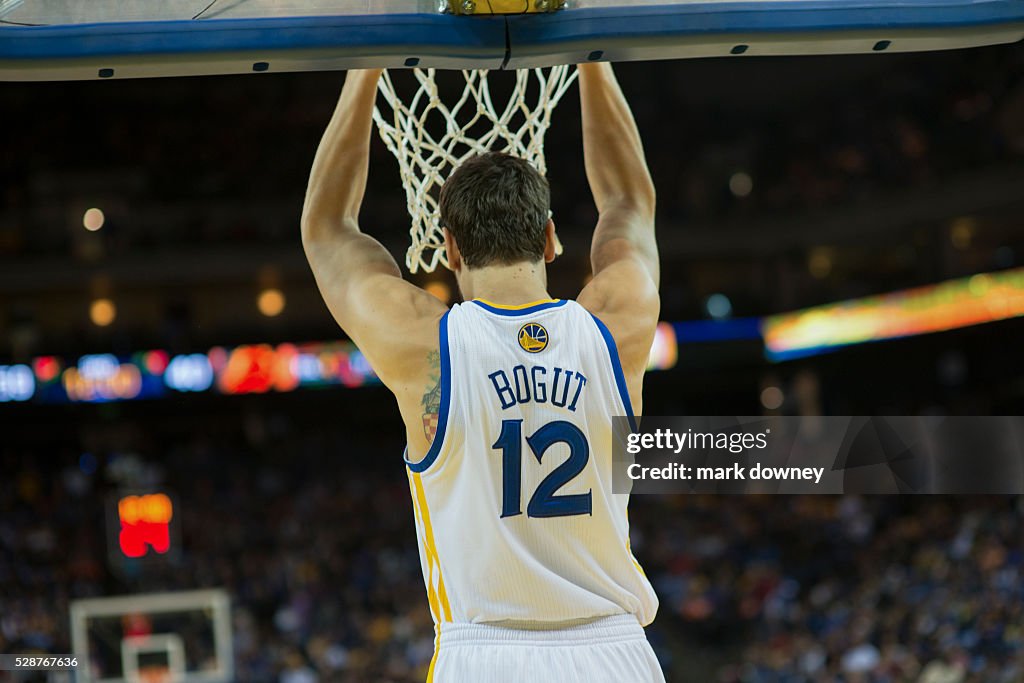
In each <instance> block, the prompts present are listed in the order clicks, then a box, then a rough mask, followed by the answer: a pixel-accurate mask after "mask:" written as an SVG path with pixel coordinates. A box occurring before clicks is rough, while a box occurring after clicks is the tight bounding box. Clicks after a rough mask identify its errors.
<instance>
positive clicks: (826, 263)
mask: <svg viewBox="0 0 1024 683" xmlns="http://www.w3.org/2000/svg"><path fill="white" fill-rule="evenodd" d="M833 261H834V256H833V253H832V250H831V249H829V248H828V247H815V248H814V249H811V253H810V255H809V256H808V257H807V270H808V271H809V272H810V274H811V275H812V276H814V277H815V278H816V279H818V280H822V279H824V278H826V277H828V276H829V275H831V274H832V264H833Z"/></svg>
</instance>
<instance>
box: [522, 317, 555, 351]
mask: <svg viewBox="0 0 1024 683" xmlns="http://www.w3.org/2000/svg"><path fill="white" fill-rule="evenodd" d="M519 345H520V346H522V347H523V350H524V351H526V352H528V353H540V352H541V351H543V350H544V349H546V348H547V347H548V331H547V330H545V329H544V328H543V327H541V326H540V325H538V324H537V323H526V324H525V325H523V326H522V327H520V328H519Z"/></svg>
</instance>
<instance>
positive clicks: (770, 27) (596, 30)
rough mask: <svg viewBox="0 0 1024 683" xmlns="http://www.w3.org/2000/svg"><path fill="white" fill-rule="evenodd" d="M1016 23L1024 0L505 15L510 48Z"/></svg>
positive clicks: (829, 1) (1023, 17)
mask: <svg viewBox="0 0 1024 683" xmlns="http://www.w3.org/2000/svg"><path fill="white" fill-rule="evenodd" d="M1018 22H1024V0H989V1H987V2H972V1H971V0H902V1H900V2H872V3H865V2H861V3H856V2H836V1H835V0H819V1H816V2H815V1H808V2H792V1H790V2H737V3H728V4H724V5H723V4H719V3H698V4H680V5H656V6H640V7H594V8H584V9H579V10H575V11H568V12H561V13H558V14H555V15H552V16H550V17H546V21H543V22H538V21H532V18H531V17H527V16H513V17H509V37H510V41H511V43H512V45H513V47H515V46H519V47H525V46H532V47H535V48H536V47H540V46H545V45H553V44H566V43H570V42H574V41H588V42H600V40H602V39H608V40H621V39H627V40H632V41H638V40H640V39H642V38H643V37H649V38H659V37H671V36H683V35H700V34H709V33H735V34H743V33H787V32H801V33H813V32H823V31H846V30H858V29H878V28H886V29H939V28H957V27H970V26H985V25H1000V24H1014V23H1018ZM513 52H514V50H513Z"/></svg>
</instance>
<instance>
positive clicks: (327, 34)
mask: <svg viewBox="0 0 1024 683" xmlns="http://www.w3.org/2000/svg"><path fill="white" fill-rule="evenodd" d="M453 1H454V0H453ZM498 1H499V0H458V2H459V3H460V4H459V8H467V9H468V10H471V11H472V12H473V14H472V15H471V16H465V15H459V14H456V13H455V12H452V11H450V10H449V11H448V12H442V11H441V9H442V8H443V7H447V2H448V0H0V80H67V79H97V78H138V77H153V76H182V75H196V74H225V73H247V72H253V71H255V72H282V71H315V70H330V69H347V68H359V67H371V66H374V67H387V68H396V67H414V66H419V67H437V68H448V69H455V68H476V69H498V68H505V69H512V68H523V67H530V66H550V65H555V64H570V63H579V62H585V61H588V60H589V61H596V60H609V61H628V60H645V59H677V58H685V57H709V56H740V55H745V56H754V55H793V54H825V53H861V52H865V53H870V52H886V51H916V50H933V49H944V48H953V47H967V46H977V45H986V44H997V43H1006V42H1014V41H1017V40H1020V39H1021V38H1022V37H1024V2H1022V1H1021V0H858V1H857V2H851V1H850V0H747V1H746V2H733V1H727V0H676V1H670V0H567V1H566V2H565V5H564V8H562V9H560V10H558V11H551V12H543V13H530V14H508V15H487V14H486V12H485V9H486V7H487V5H488V4H489V3H490V2H498ZM500 1H501V3H502V4H505V5H509V2H510V0H500ZM522 2H523V7H524V8H528V7H531V4H530V3H534V5H536V3H537V2H538V0H522ZM548 2H549V3H550V2H551V0H548ZM512 6H514V3H512Z"/></svg>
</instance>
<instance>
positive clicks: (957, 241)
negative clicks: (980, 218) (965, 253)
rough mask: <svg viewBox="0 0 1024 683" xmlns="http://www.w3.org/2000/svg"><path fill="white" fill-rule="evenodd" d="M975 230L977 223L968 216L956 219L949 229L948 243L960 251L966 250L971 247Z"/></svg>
mask: <svg viewBox="0 0 1024 683" xmlns="http://www.w3.org/2000/svg"><path fill="white" fill-rule="evenodd" d="M977 229H978V222H977V221H976V220H975V219H973V218H971V217H969V216H962V217H960V218H957V219H956V220H955V221H953V224H952V225H951V226H950V228H949V241H950V243H951V244H952V245H953V246H954V247H956V248H957V249H960V250H961V251H962V250H964V249H967V248H968V247H970V246H971V242H972V241H973V240H974V233H975V232H976V231H977Z"/></svg>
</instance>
